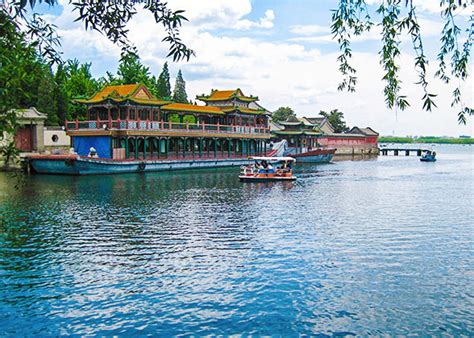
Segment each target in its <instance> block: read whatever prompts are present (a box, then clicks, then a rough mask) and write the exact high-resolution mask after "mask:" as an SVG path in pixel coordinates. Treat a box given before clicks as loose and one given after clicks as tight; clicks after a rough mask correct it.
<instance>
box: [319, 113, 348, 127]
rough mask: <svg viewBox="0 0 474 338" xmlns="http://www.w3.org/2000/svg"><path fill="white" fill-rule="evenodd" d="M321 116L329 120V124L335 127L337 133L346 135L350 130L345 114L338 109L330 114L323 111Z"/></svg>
mask: <svg viewBox="0 0 474 338" xmlns="http://www.w3.org/2000/svg"><path fill="white" fill-rule="evenodd" d="M319 115H321V116H324V117H325V118H327V119H328V121H329V123H330V124H331V125H332V126H333V128H334V132H335V133H344V132H346V131H348V130H349V128H348V127H347V125H346V122H345V121H344V114H343V113H342V112H340V111H339V110H338V109H333V110H331V111H330V112H329V113H327V112H325V111H324V110H321V111H320V112H319Z"/></svg>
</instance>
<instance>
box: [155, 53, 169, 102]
mask: <svg viewBox="0 0 474 338" xmlns="http://www.w3.org/2000/svg"><path fill="white" fill-rule="evenodd" d="M156 89H157V95H158V97H159V98H162V99H165V98H170V97H171V86H170V73H169V71H168V62H165V64H164V65H163V70H162V71H161V74H160V76H159V77H158V81H157V88H156Z"/></svg>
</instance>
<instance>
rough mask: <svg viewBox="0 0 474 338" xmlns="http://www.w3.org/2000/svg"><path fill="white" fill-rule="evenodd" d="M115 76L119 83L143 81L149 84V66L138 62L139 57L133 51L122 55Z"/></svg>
mask: <svg viewBox="0 0 474 338" xmlns="http://www.w3.org/2000/svg"><path fill="white" fill-rule="evenodd" d="M117 77H118V80H119V82H120V83H119V84H130V83H143V84H145V85H147V86H150V83H149V80H150V78H151V77H150V68H148V67H146V66H144V65H143V64H142V63H141V62H140V57H139V56H138V55H136V54H134V53H126V54H124V55H122V57H121V59H120V63H119V66H118V71H117Z"/></svg>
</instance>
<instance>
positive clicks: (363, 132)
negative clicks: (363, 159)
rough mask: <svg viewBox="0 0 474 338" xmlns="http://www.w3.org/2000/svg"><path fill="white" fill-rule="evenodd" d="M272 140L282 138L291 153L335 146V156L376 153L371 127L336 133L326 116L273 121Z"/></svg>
mask: <svg viewBox="0 0 474 338" xmlns="http://www.w3.org/2000/svg"><path fill="white" fill-rule="evenodd" d="M271 126H272V128H271V129H272V131H271V132H272V139H273V140H274V141H279V140H282V139H285V140H287V141H288V146H289V147H290V148H293V149H295V152H294V154H300V153H304V152H306V151H311V150H312V149H314V148H317V147H322V148H335V149H337V150H336V156H337V155H376V154H378V144H377V142H378V136H379V134H378V133H377V132H376V131H374V130H373V129H371V128H369V127H367V128H359V127H353V128H352V129H350V130H349V131H348V132H345V133H336V132H335V131H334V127H333V126H332V125H331V123H330V122H329V121H328V119H327V118H326V117H302V118H296V117H290V118H289V119H288V120H287V121H279V122H277V123H274V122H272V124H271Z"/></svg>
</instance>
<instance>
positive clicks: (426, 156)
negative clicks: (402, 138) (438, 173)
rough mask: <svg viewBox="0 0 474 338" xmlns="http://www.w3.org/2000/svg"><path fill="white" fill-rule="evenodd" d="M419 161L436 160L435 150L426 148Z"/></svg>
mask: <svg viewBox="0 0 474 338" xmlns="http://www.w3.org/2000/svg"><path fill="white" fill-rule="evenodd" d="M420 161H421V162H436V152H435V151H431V150H426V151H424V152H423V154H421V157H420Z"/></svg>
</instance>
